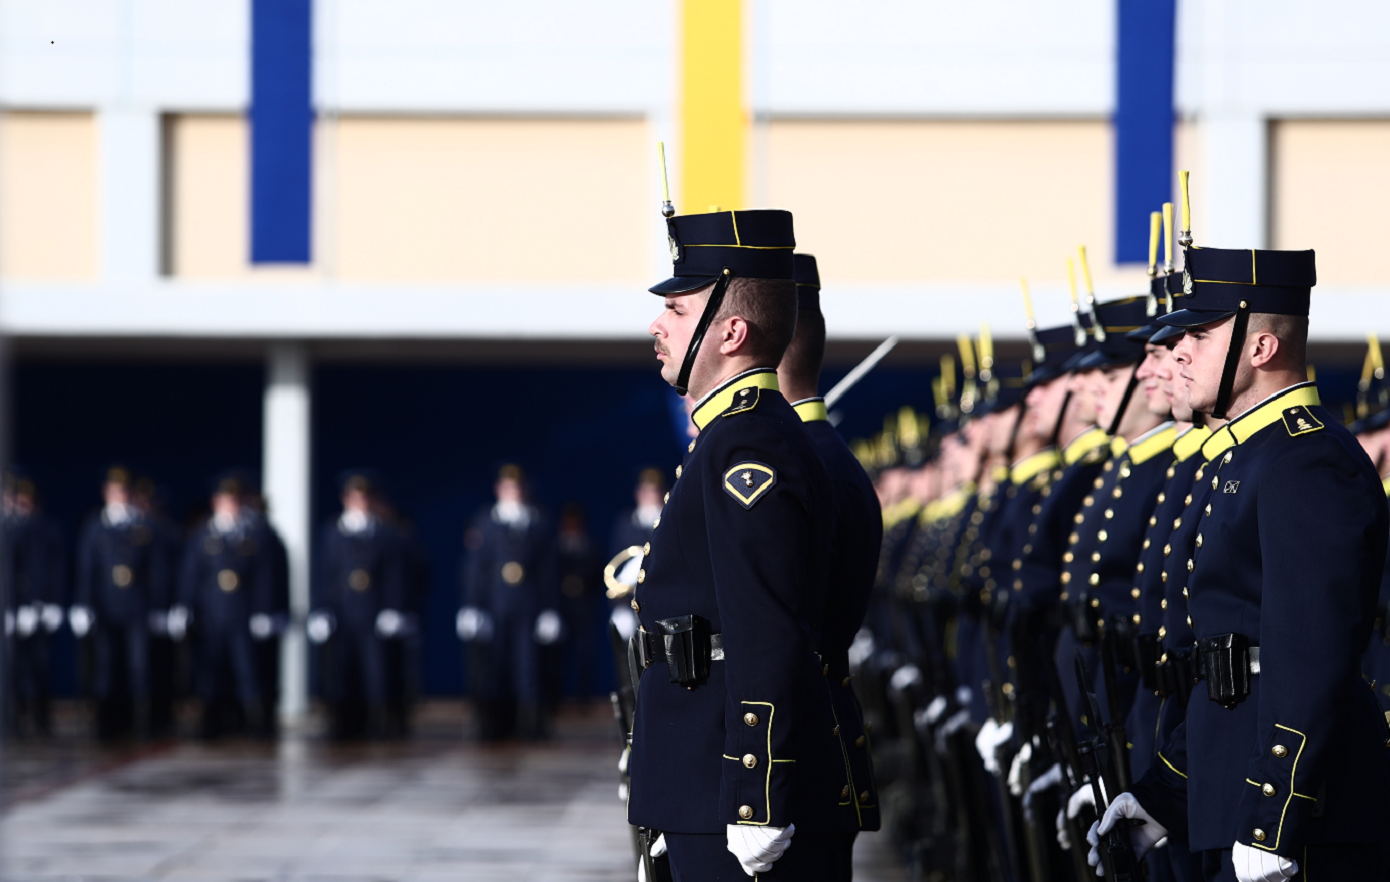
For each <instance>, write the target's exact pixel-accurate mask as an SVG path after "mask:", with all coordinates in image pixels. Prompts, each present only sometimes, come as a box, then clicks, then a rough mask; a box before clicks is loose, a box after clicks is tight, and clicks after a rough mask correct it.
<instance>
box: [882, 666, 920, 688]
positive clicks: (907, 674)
mask: <svg viewBox="0 0 1390 882" xmlns="http://www.w3.org/2000/svg"><path fill="white" fill-rule="evenodd" d="M920 682H922V672H921V670H919V669H918V667H917V666H916V665H903V666H902V667H900V668H898V669H897V670H896V671H894V672H893V676H892V677H890V678H889V680H888V686H889V687H890V688H891V689H892V690H893V691H894V692H902V691H903V690H904V689H907V688H908V687H909V686H913V685H915V684H917V683H920Z"/></svg>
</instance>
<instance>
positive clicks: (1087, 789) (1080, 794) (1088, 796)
mask: <svg viewBox="0 0 1390 882" xmlns="http://www.w3.org/2000/svg"><path fill="white" fill-rule="evenodd" d="M1100 795H1101V796H1103V797H1105V798H1106V799H1109V798H1110V794H1108V793H1106V792H1105V782H1104V781H1102V782H1100ZM1086 805H1089V806H1090V807H1091V808H1095V807H1096V792H1095V791H1094V790H1092V789H1091V785H1090V784H1089V783H1086V784H1082V785H1081V786H1080V787H1078V788H1076V792H1075V793H1073V794H1072V795H1071V797H1070V798H1069V799H1068V800H1067V817H1069V818H1075V817H1076V816H1077V815H1079V814H1081V807H1082V806H1086Z"/></svg>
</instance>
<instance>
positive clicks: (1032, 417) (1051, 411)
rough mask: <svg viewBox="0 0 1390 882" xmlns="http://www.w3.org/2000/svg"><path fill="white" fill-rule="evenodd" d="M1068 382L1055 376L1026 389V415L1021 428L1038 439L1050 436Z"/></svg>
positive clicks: (1059, 416) (1059, 415)
mask: <svg viewBox="0 0 1390 882" xmlns="http://www.w3.org/2000/svg"><path fill="white" fill-rule="evenodd" d="M1069 383H1070V380H1069V379H1068V378H1063V377H1057V378H1055V379H1052V380H1048V381H1047V382H1046V383H1039V384H1038V385H1036V386H1034V387H1033V388H1032V389H1029V390H1028V416H1027V418H1026V419H1025V420H1024V425H1023V428H1024V431H1026V432H1027V433H1028V434H1029V435H1030V436H1032V437H1034V438H1037V439H1038V440H1039V441H1045V440H1047V439H1048V438H1049V437H1051V435H1052V428H1053V427H1054V426H1056V425H1057V420H1059V419H1061V416H1062V402H1064V401H1066V399H1067V390H1068V386H1069Z"/></svg>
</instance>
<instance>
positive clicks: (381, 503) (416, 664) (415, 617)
mask: <svg viewBox="0 0 1390 882" xmlns="http://www.w3.org/2000/svg"><path fill="white" fill-rule="evenodd" d="M372 511H373V512H374V513H375V514H376V516H377V518H378V519H379V520H380V521H381V522H382V523H384V524H386V525H387V526H388V527H390V528H391V530H392V531H393V532H394V533H395V535H396V538H397V540H398V541H399V542H400V546H401V548H400V553H401V567H402V570H401V572H402V578H403V579H404V582H403V585H404V590H405V600H404V601H403V605H402V608H401V610H400V620H399V622H398V623H397V624H396V626H395V628H394V629H390V628H387V629H386V630H384V631H382V632H381V635H382V638H383V639H384V640H385V641H386V642H385V645H384V646H383V650H384V653H385V659H386V710H387V716H388V724H389V727H390V730H391V731H393V732H399V733H400V734H402V735H405V734H408V733H409V732H410V727H411V720H410V717H411V708H412V707H414V704H415V699H416V697H417V696H418V695H419V692H420V684H419V670H420V617H421V616H422V615H424V612H425V603H426V599H427V597H428V596H429V591H430V561H429V551H428V550H427V549H426V548H425V545H424V543H423V542H421V541H420V537H419V534H418V533H417V532H416V530H415V523H414V522H413V521H411V520H410V518H408V517H406V516H405V515H403V514H401V512H400V511H399V510H398V509H397V508H396V506H395V503H394V502H393V501H392V500H391V497H390V496H389V495H388V493H387V488H384V487H380V488H378V493H377V494H376V495H375V496H374V497H373V499H372ZM387 618H388V619H389V618H390V617H389V616H388V617H387Z"/></svg>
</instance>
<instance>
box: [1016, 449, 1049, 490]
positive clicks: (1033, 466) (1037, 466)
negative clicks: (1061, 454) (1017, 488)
mask: <svg viewBox="0 0 1390 882" xmlns="http://www.w3.org/2000/svg"><path fill="white" fill-rule="evenodd" d="M1056 465H1057V448H1055V447H1049V448H1047V449H1046V450H1039V451H1038V452H1037V453H1034V454H1030V455H1028V456H1025V457H1024V458H1023V459H1021V460H1019V461H1018V462H1016V463H1014V467H1013V468H1012V469H1009V480H1011V481H1013V482H1014V483H1015V484H1026V483H1028V482H1029V481H1031V480H1033V479H1034V478H1036V477H1037V476H1038V475H1039V474H1040V473H1042V472H1045V471H1047V470H1048V469H1050V468H1053V467H1055V466H1056Z"/></svg>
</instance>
